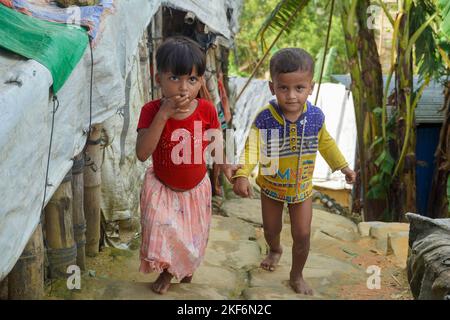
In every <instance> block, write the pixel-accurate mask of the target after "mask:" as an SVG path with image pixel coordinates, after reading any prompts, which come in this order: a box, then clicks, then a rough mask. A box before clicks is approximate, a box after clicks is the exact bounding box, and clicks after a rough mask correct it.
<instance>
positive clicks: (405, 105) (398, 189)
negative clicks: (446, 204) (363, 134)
mask: <svg viewBox="0 0 450 320" xmlns="http://www.w3.org/2000/svg"><path fill="white" fill-rule="evenodd" d="M410 6H411V0H406V1H405V2H404V3H403V16H402V18H401V22H400V28H399V33H398V43H397V44H396V45H397V65H396V70H395V73H396V77H395V78H396V84H395V87H396V94H397V96H396V105H395V107H394V110H393V111H394V112H395V111H396V112H397V113H396V115H394V116H395V117H396V123H397V125H396V127H395V129H394V133H395V135H396V137H397V139H395V140H392V144H391V145H390V147H391V154H392V156H393V158H394V159H395V161H396V162H399V161H400V162H402V160H401V156H402V151H403V154H404V162H403V163H402V164H401V165H400V167H399V170H398V174H397V175H396V176H395V177H394V179H393V182H392V184H391V185H390V188H389V191H388V194H389V196H388V197H389V204H390V208H389V211H390V213H391V219H392V220H393V221H405V220H406V218H405V214H406V213H407V212H416V180H415V177H416V156H415V146H416V128H415V116H414V110H413V109H412V107H411V105H412V100H413V64H412V61H413V59H412V53H410V55H409V56H407V53H406V48H407V46H408V43H409V39H410V28H409V26H410ZM403 144H406V148H405V150H402V149H403V148H404V146H403Z"/></svg>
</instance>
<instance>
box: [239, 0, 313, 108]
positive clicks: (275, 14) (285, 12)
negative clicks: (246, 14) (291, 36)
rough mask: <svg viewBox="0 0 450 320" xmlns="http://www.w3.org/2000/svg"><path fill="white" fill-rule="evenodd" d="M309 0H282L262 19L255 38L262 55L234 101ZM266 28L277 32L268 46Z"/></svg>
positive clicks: (288, 30) (289, 29)
mask: <svg viewBox="0 0 450 320" xmlns="http://www.w3.org/2000/svg"><path fill="white" fill-rule="evenodd" d="M309 1H310V0H282V1H280V2H279V3H278V4H277V6H276V7H275V8H274V10H273V11H272V12H271V13H270V15H269V16H268V17H267V19H266V20H265V21H264V23H263V24H262V26H261V28H260V30H259V31H258V34H257V38H258V39H259V41H260V43H261V49H262V51H263V56H262V58H261V59H259V61H258V63H257V64H256V66H255V68H254V69H253V72H252V74H251V75H250V77H249V78H248V80H247V82H246V83H245V85H244V86H243V87H242V89H241V91H240V92H239V94H238V95H237V97H236V101H237V100H239V98H240V97H241V95H242V93H243V92H244V91H245V89H246V88H247V86H248V85H249V83H250V81H251V80H252V79H253V77H254V76H255V74H256V72H257V71H258V69H259V68H260V67H261V65H262V63H263V62H264V61H265V60H266V58H267V57H268V55H269V53H270V52H271V50H272V48H273V47H274V46H275V44H276V43H277V41H278V39H280V37H281V36H282V35H283V34H284V33H289V32H290V31H291V30H292V25H293V22H294V21H295V19H296V18H297V17H298V16H299V15H300V13H301V12H302V10H303V9H304V8H305V7H306V6H307V5H308V3H309ZM268 30H272V31H274V32H276V33H277V35H276V36H275V38H274V39H273V40H272V43H271V44H270V45H269V46H267V38H266V32H267V31H268Z"/></svg>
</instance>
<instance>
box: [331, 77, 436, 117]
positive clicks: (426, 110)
mask: <svg viewBox="0 0 450 320" xmlns="http://www.w3.org/2000/svg"><path fill="white" fill-rule="evenodd" d="M332 78H333V79H334V80H336V81H338V82H340V83H342V84H343V85H345V87H346V88H347V89H349V90H350V86H351V78H350V75H333V76H332ZM386 78H387V77H386V76H383V80H384V81H385V82H386ZM418 87H419V77H414V88H418ZM393 89H394V80H393V81H391V84H390V91H391V92H392V90H393ZM443 92H444V87H443V86H442V84H440V83H439V82H437V81H431V82H430V84H429V85H428V87H427V88H426V89H425V90H424V92H423V95H422V97H421V99H420V100H419V105H418V106H417V108H416V123H442V122H443V121H444V113H443V111H441V109H442V106H443V105H444V93H443ZM388 109H389V108H388Z"/></svg>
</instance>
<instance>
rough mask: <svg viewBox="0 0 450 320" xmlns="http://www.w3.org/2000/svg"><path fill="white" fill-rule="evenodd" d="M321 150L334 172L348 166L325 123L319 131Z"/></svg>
mask: <svg viewBox="0 0 450 320" xmlns="http://www.w3.org/2000/svg"><path fill="white" fill-rule="evenodd" d="M319 152H320V154H321V155H322V157H323V158H324V159H325V161H326V162H327V163H328V165H329V166H330V168H331V170H332V171H333V172H334V171H336V170H341V169H344V168H345V167H347V166H348V163H347V161H346V160H345V158H344V156H343V155H342V153H341V151H340V150H339V148H338V146H337V144H336V142H335V141H334V139H333V138H332V137H331V136H330V134H329V133H328V131H327V129H326V128H325V123H324V124H323V125H322V128H321V129H320V131H319Z"/></svg>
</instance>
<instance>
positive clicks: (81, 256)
mask: <svg viewBox="0 0 450 320" xmlns="http://www.w3.org/2000/svg"><path fill="white" fill-rule="evenodd" d="M83 170H84V155H83V154H79V155H78V156H76V157H75V159H74V161H73V167H72V193H73V234H74V238H75V242H76V244H77V265H78V266H79V267H80V269H81V270H85V269H86V247H85V246H86V219H85V217H84V198H83V197H84V177H83Z"/></svg>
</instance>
